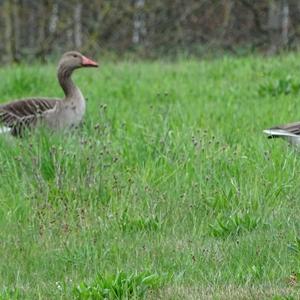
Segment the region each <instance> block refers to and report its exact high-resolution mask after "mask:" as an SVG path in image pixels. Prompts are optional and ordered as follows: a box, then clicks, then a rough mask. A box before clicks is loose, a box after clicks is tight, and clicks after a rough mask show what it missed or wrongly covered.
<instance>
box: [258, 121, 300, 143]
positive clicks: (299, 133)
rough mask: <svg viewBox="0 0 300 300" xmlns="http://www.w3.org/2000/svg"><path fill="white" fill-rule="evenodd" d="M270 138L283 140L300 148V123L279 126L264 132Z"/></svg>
mask: <svg viewBox="0 0 300 300" xmlns="http://www.w3.org/2000/svg"><path fill="white" fill-rule="evenodd" d="M263 132H264V133H266V134H267V135H268V138H269V139H271V138H283V139H285V140H287V141H288V142H289V143H290V144H292V145H293V146H296V147H297V148H298V147H299V148H300V122H295V123H289V124H285V125H279V126H275V127H272V128H270V129H265V130H264V131H263Z"/></svg>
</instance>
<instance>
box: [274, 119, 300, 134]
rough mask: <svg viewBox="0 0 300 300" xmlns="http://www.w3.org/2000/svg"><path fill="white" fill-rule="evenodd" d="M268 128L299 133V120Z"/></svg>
mask: <svg viewBox="0 0 300 300" xmlns="http://www.w3.org/2000/svg"><path fill="white" fill-rule="evenodd" d="M270 129H279V130H284V131H287V132H289V133H292V134H295V135H300V122H295V123H289V124H285V125H279V126H275V127H272V128H270Z"/></svg>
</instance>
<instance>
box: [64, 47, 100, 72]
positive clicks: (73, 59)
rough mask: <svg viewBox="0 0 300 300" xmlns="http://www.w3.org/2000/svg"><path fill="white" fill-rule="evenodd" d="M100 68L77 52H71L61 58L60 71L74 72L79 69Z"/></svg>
mask: <svg viewBox="0 0 300 300" xmlns="http://www.w3.org/2000/svg"><path fill="white" fill-rule="evenodd" d="M87 67H98V63H96V62H95V61H93V60H91V59H89V58H87V57H85V56H84V55H82V54H81V53H79V52H77V51H69V52H66V53H64V54H63V56H62V57H61V59H60V61H59V64H58V69H63V70H66V69H67V70H69V71H71V72H72V71H73V70H75V69H78V68H87Z"/></svg>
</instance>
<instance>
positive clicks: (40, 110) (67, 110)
mask: <svg viewBox="0 0 300 300" xmlns="http://www.w3.org/2000/svg"><path fill="white" fill-rule="evenodd" d="M83 67H98V64H97V63H96V62H94V61H92V60H91V59H89V58H87V57H85V56H83V55H82V54H81V53H79V52H76V51H70V52H66V53H65V54H63V56H62V58H61V59H60V61H59V64H58V69H57V77H58V81H59V84H60V85H61V87H62V89H63V91H64V94H65V97H64V98H63V99H56V98H54V99H51V98H50V99H49V98H41V97H37V98H28V99H21V100H15V101H13V102H10V103H7V104H3V105H0V124H1V125H2V126H3V127H2V129H0V132H7V131H9V132H10V133H11V134H12V135H14V136H22V135H23V133H24V130H25V129H26V128H29V129H31V128H34V127H36V126H37V125H38V124H44V125H45V126H47V127H49V128H51V129H54V130H59V129H65V128H70V127H73V126H76V125H78V124H79V123H80V122H81V121H82V118H83V115H84V113H85V100H84V97H83V95H82V93H81V91H80V89H79V88H78V87H77V86H76V85H75V84H74V82H73V81H72V79H71V75H72V73H73V71H74V70H76V69H78V68H83Z"/></svg>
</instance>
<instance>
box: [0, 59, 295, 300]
mask: <svg viewBox="0 0 300 300" xmlns="http://www.w3.org/2000/svg"><path fill="white" fill-rule="evenodd" d="M55 76H56V68H55V65H43V66H40V65H21V66H9V67H8V66H7V67H2V68H1V70H0V78H1V81H0V94H1V101H2V102H6V101H8V100H11V99H17V98H23V97H26V96H32V95H36V96H38V95H41V96H53V97H56V96H62V91H61V90H60V88H59V86H58V84H57V82H56V79H55ZM74 80H75V81H76V83H77V84H78V85H79V86H80V88H81V90H82V92H83V94H84V95H85V96H86V98H88V101H87V113H86V118H85V124H84V126H83V127H82V128H81V129H79V130H77V131H75V132H66V133H58V134H51V133H50V132H47V131H44V130H41V131H40V132H36V133H35V134H34V135H32V136H28V137H26V138H24V139H19V140H18V139H13V138H10V137H8V136H5V135H3V136H1V137H0V257H1V259H0V282H1V286H0V299H102V298H103V299H104V298H105V297H107V298H109V299H128V298H134V299H143V298H145V299H170V300H171V299H172V300H173V299H277V300H279V299H299V297H300V296H299V295H300V290H299V287H300V283H299V281H298V280H300V160H299V154H297V152H295V151H294V150H293V149H292V148H290V147H289V146H288V144H286V143H285V142H284V141H282V140H280V139H276V140H268V139H266V138H265V136H264V135H263V133H262V130H263V129H265V128H268V127H270V126H273V125H277V124H280V123H285V122H290V121H297V120H300V105H299V103H300V54H289V55H284V56H277V57H273V58H264V57H247V58H231V57H224V58H220V59H216V60H211V61H197V60H179V61H177V62H162V61H161V62H135V63H134V62H120V63H109V62H106V61H105V60H104V61H103V63H102V65H101V68H100V69H97V70H96V69H92V70H91V69H89V70H88V69H86V70H78V71H77V72H76V74H74Z"/></svg>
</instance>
